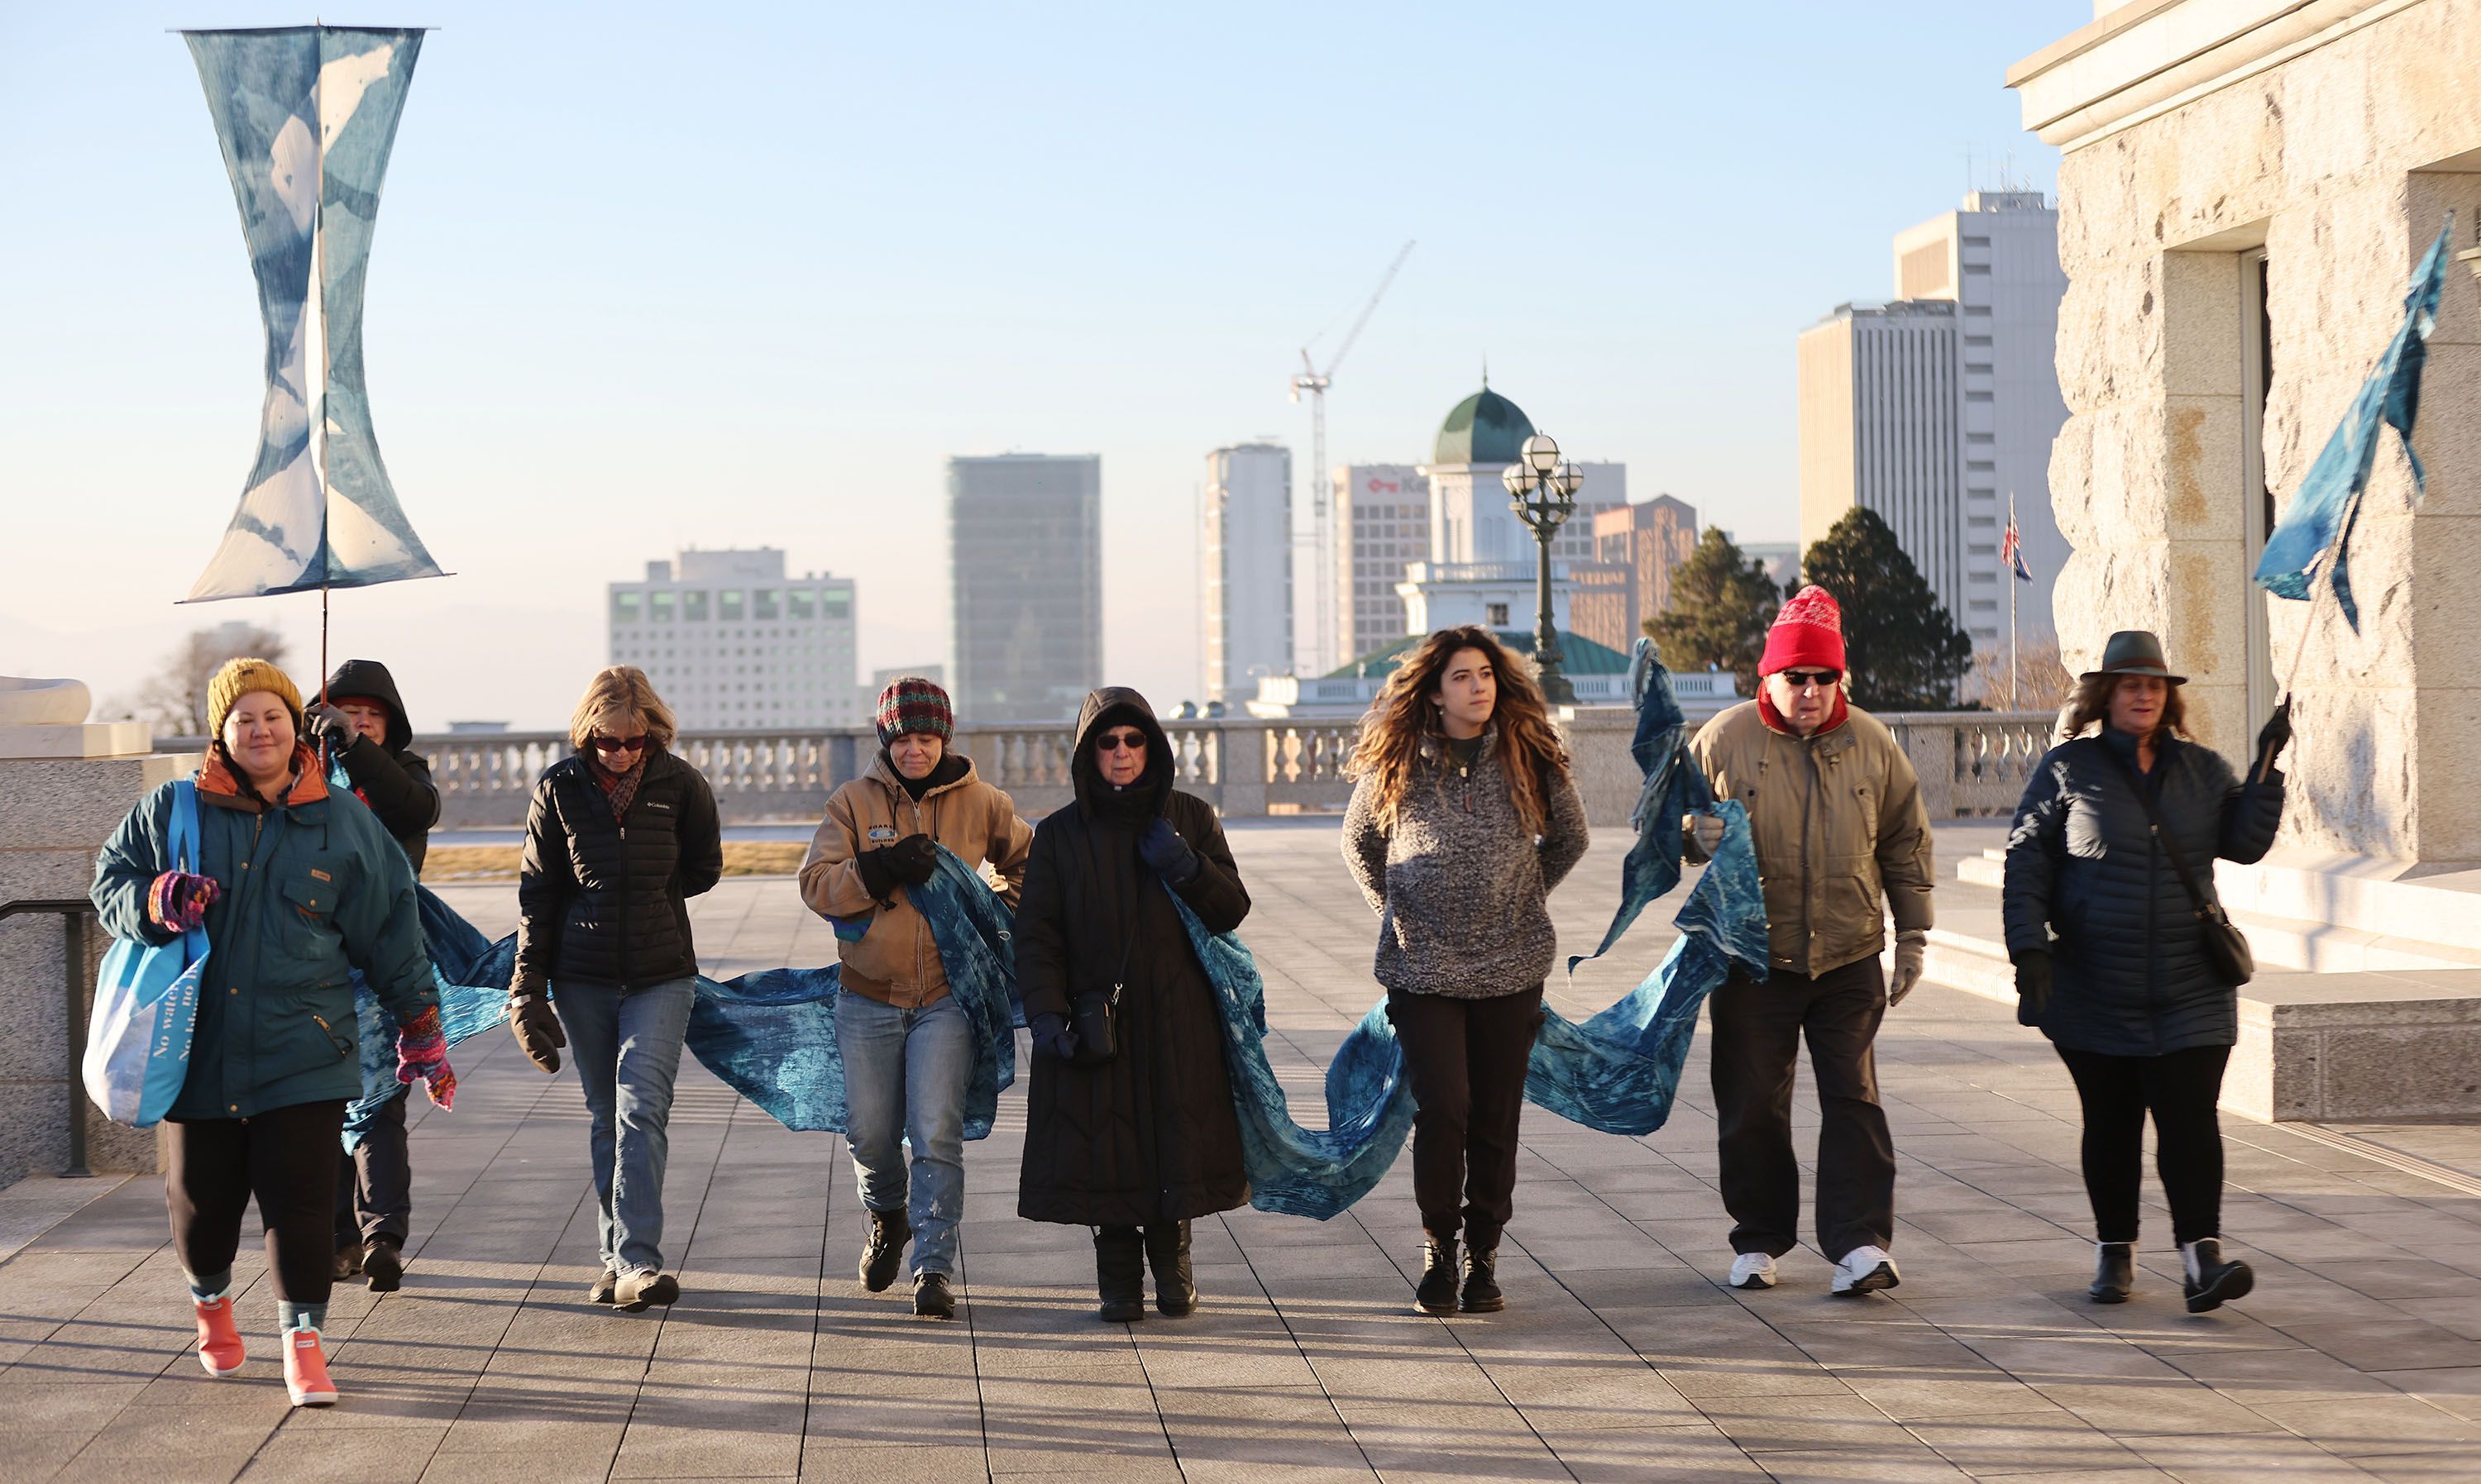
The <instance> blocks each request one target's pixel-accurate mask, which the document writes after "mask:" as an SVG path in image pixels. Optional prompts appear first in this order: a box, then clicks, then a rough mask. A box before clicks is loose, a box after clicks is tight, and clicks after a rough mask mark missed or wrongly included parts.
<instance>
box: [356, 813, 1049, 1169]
mask: <svg viewBox="0 0 2481 1484" xmlns="http://www.w3.org/2000/svg"><path fill="white" fill-rule="evenodd" d="M415 891H416V892H418V893H419V894H420V898H421V909H422V927H423V934H424V936H425V938H426V939H427V940H428V942H429V945H430V949H431V971H432V973H433V974H434V975H436V976H438V979H439V1019H440V1025H441V1028H442V1029H444V1030H445V1031H446V1033H447V1036H448V1044H449V1045H450V1046H451V1047H452V1048H453V1047H455V1046H457V1044H458V1043H460V1042H462V1041H464V1040H466V1039H468V1038H470V1037H472V1036H474V1035H477V1034H479V1033H481V1032H483V1031H484V1030H488V1029H490V1028H493V1027H495V1026H498V1025H501V1024H503V1023H504V1022H506V1021H507V1020H508V1018H509V1016H508V999H509V989H508V985H509V975H510V972H511V971H512V970H513V969H514V967H515V965H516V952H517V940H516V938H515V936H514V935H510V936H509V937H506V938H503V939H501V940H500V941H499V942H497V943H491V942H488V941H486V940H485V939H484V938H483V934H482V933H481V932H480V931H478V930H477V929H476V928H475V927H474V925H473V924H470V923H468V922H466V921H465V920H464V919H463V918H462V917H459V916H458V915H457V911H456V909H455V908H453V907H451V906H449V905H448V903H446V902H444V901H442V900H440V899H439V898H438V897H436V896H434V895H433V894H432V893H431V891H429V890H428V889H426V888H422V887H416V888H415ZM912 898H913V903H914V905H915V906H916V907H917V908H919V909H920V910H921V912H922V915H923V917H924V918H925V919H927V921H928V923H929V924H930V934H931V937H932V938H933V939H934V940H936V942H937V943H938V945H939V962H940V964H941V966H942V967H943V968H945V969H946V970H947V974H948V988H949V991H950V992H951V993H952V994H953V995H954V996H955V997H956V1002H957V1004H958V1006H959V1007H960V1008H962V1009H963V1010H964V1012H965V1017H966V1019H967V1021H968V1023H970V1024H971V1025H972V1027H973V1030H974V1069H973V1075H972V1077H971V1079H970V1080H968V1081H967V1083H966V1089H965V1137H967V1138H969V1139H978V1138H982V1137H985V1136H986V1135H988V1134H989V1133H990V1132H991V1125H992V1124H993V1122H994V1121H996V1119H997V1117H998V1113H999V1098H1000V1093H1001V1092H1003V1091H1004V1090H1005V1089H1006V1088H1007V1087H1008V1086H1009V1085H1011V1084H1012V1083H1013V1082H1014V1081H1015V1080H1016V1033H1015V1028H1016V1027H1018V1026H1022V1025H1023V1024H1025V1011H1024V1006H1023V1004H1022V1002H1021V1001H1020V1000H1019V998H1018V993H1017V986H1016V953H1015V950H1014V947H1013V946H1012V944H1011V943H1010V941H1009V933H1010V930H1011V924H1010V921H1009V917H1008V911H1007V908H1006V907H1005V906H1004V905H1003V904H1002V903H1001V902H1000V899H999V898H997V897H996V896H994V895H992V893H991V891H990V889H989V888H988V887H986V886H984V885H983V884H982V882H981V879H980V878H979V876H977V875H975V874H974V872H972V871H971V870H969V869H968V868H967V867H966V865H965V863H964V862H962V861H960V860H958V859H957V858H956V857H955V856H953V855H951V854H949V853H948V852H947V851H945V850H942V851H940V852H939V865H938V870H937V871H936V872H935V873H934V874H933V875H932V876H931V878H930V880H929V881H928V882H927V883H925V884H924V885H922V886H919V887H915V888H913V889H912ZM842 985H843V972H842V969H841V968H840V967H839V966H837V965H834V964H830V965H828V966H827V967H825V968H823V969H766V970H761V971H759V972H757V973H754V974H744V975H742V976H738V977H736V978H730V979H725V980H722V981H720V982H718V981H717V980H715V979H711V978H707V977H704V976H700V977H699V979H698V981H697V1000H696V1002H695V1003H694V1004H693V1005H692V1007H691V1010H690V1028H689V1039H688V1045H689V1050H690V1054H692V1055H693V1056H695V1057H696V1058H697V1059H698V1061H699V1063H700V1064H702V1065H703V1066H705V1068H706V1069H707V1070H708V1071H710V1072H712V1073H714V1074H715V1075H716V1077H717V1078H718V1080H721V1081H722V1082H724V1083H725V1084H726V1085H728V1086H729V1087H731V1088H732V1090H733V1091H735V1092H737V1093H740V1094H741V1095H742V1096H743V1097H744V1098H747V1099H748V1100H749V1101H750V1102H752V1103H754V1104H756V1105H757V1106H759V1107H760V1108H762V1109H764V1110H765V1111H766V1113H767V1114H768V1116H770V1117H771V1118H773V1119H774V1120H775V1121H776V1122H778V1123H781V1124H782V1125H784V1127H786V1128H788V1129H797V1130H801V1131H804V1132H825V1133H843V1132H844V1131H845V1119H846V1108H845V1071H844V1058H843V1057H842V1056H841V1055H840V1054H838V1052H837V1048H836V995H837V994H838V993H839V991H840V990H841V988H842ZM353 998H354V1005H355V1008H356V1009H357V1010H358V1012H359V1016H360V1021H361V1026H360V1030H361V1051H362V1097H361V1100H360V1101H358V1102H356V1103H355V1104H354V1105H353V1106H352V1108H350V1109H349V1110H348V1111H347V1113H346V1118H345V1147H346V1148H347V1149H348V1150H351V1149H353V1148H354V1147H356V1146H357V1145H359V1144H360V1142H361V1140H362V1137H363V1135H364V1134H365V1133H367V1132H368V1130H369V1128H370V1123H371V1119H372V1118H373V1117H375V1116H376V1115H377V1114H378V1113H379V1109H380V1108H381V1107H383V1106H386V1104H387V1101H388V1100H389V1099H390V1098H395V1097H402V1096H404V1095H405V1087H404V1085H403V1084H402V1083H400V1082H398V1081H397V1080H396V1031H397V1028H396V1022H395V1021H394V1020H393V1019H391V1018H390V1017H389V1016H388V1014H387V1012H386V1011H384V1010H382V1009H381V1008H379V1000H378V998H377V997H376V996H374V995H373V994H372V993H371V992H370V988H369V986H367V985H365V984H364V983H362V981H361V978H360V976H358V975H356V976H354V981H353Z"/></svg>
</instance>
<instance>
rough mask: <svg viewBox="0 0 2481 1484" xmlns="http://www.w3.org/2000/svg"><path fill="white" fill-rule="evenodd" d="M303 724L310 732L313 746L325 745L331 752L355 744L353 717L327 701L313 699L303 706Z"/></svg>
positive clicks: (304, 728) (339, 750)
mask: <svg viewBox="0 0 2481 1484" xmlns="http://www.w3.org/2000/svg"><path fill="white" fill-rule="evenodd" d="M301 726H302V729H303V730H304V731H306V732H308V733H309V734H310V737H309V741H310V743H311V744H312V745H313V746H320V745H325V746H326V749H327V750H328V751H330V752H342V751H344V750H345V749H346V748H348V747H350V746H352V745H353V738H354V735H355V734H354V731H353V717H351V716H346V715H345V714H344V713H343V712H342V711H339V710H337V709H336V708H335V707H333V706H330V705H328V704H327V703H326V702H325V701H313V702H311V703H310V704H309V705H308V706H305V707H303V708H302V710H301Z"/></svg>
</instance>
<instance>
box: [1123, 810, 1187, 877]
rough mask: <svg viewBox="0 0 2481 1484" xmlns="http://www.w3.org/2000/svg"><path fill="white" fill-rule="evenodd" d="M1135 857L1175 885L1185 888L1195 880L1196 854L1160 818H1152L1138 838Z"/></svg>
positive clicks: (1168, 821) (1169, 824) (1178, 832)
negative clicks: (1153, 819) (1151, 821)
mask: <svg viewBox="0 0 2481 1484" xmlns="http://www.w3.org/2000/svg"><path fill="white" fill-rule="evenodd" d="M1137 858H1138V859H1140V860H1142V861H1144V862H1145V863H1146V864H1147V865H1148V866H1151V867H1153V868H1154V872H1155V874H1157V875H1159V876H1161V877H1162V878H1163V879H1164V880H1165V881H1168V882H1170V883H1171V884H1172V885H1174V886H1187V885H1188V883H1190V882H1191V881H1194V880H1196V879H1197V869H1198V860H1197V852H1196V851H1195V850H1192V849H1190V848H1189V847H1188V841H1186V840H1183V839H1181V838H1180V831H1178V830H1176V829H1174V828H1172V827H1171V821H1170V820H1166V819H1164V818H1163V817H1162V816H1161V815H1157V816H1155V821H1154V823H1152V824H1150V825H1147V826H1146V832H1145V834H1144V835H1143V836H1142V837H1140V838H1139V839H1138V841H1137Z"/></svg>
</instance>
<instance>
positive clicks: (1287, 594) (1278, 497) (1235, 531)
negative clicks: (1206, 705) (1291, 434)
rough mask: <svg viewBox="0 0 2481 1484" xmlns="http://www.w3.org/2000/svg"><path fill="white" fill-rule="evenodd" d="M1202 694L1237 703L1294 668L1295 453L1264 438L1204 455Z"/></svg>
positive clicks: (1200, 574) (1200, 498)
mask: <svg viewBox="0 0 2481 1484" xmlns="http://www.w3.org/2000/svg"><path fill="white" fill-rule="evenodd" d="M1198 537H1199V542H1198V545H1199V550H1198V589H1197V590H1198V610H1199V618H1200V625H1199V627H1200V635H1199V639H1200V647H1201V649H1202V651H1203V653H1202V658H1203V660H1204V662H1205V672H1206V673H1205V690H1206V699H1208V700H1210V701H1239V700H1241V699H1242V698H1243V697H1246V696H1249V695H1253V694H1255V693H1256V692H1257V689H1258V682H1257V677H1258V676H1260V675H1280V674H1283V673H1285V672H1286V671H1288V670H1289V669H1291V668H1292V666H1293V634H1294V614H1293V453H1292V450H1290V449H1288V448H1285V447H1283V446H1282V445H1280V444H1276V443H1268V442H1256V443H1241V444H1234V445H1232V446H1230V447H1226V448H1219V449H1216V450H1215V451H1214V452H1213V453H1211V454H1209V455H1207V456H1206V483H1205V486H1204V487H1203V488H1202V489H1201V490H1200V491H1199V494H1198Z"/></svg>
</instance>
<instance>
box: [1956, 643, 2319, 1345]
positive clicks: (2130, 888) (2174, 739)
mask: <svg viewBox="0 0 2481 1484" xmlns="http://www.w3.org/2000/svg"><path fill="white" fill-rule="evenodd" d="M2185 679H2186V677H2184V676H2181V675H2175V674H2173V673H2171V670H2170V667H2169V665H2168V664H2166V663H2165V661H2164V659H2163V654H2162V641H2161V640H2160V639H2158V638H2155V636H2154V635H2152V634H2149V633H2146V632H2145V631H2144V630H2142V629H2126V630H2122V631H2121V632H2119V633H2117V634H2114V635H2112V636H2111V637H2110V642H2109V643H2108V644H2107V645H2106V646H2105V647H2104V648H2103V650H2102V665H2101V667H2100V668H2098V669H2094V670H2089V671H2087V672H2086V673H2085V675H2084V676H2083V677H2082V680H2081V681H2080V683H2079V684H2078V686H2077V688H2076V699H2075V701H2074V702H2073V703H2072V705H2071V707H2070V709H2069V714H2068V716H2067V719H2066V720H2065V721H2064V722H2063V723H2062V724H2061V731H2062V732H2063V733H2065V734H2066V735H2067V736H2068V737H2070V738H2071V739H2072V740H2071V741H2069V742H2062V743H2061V744H2059V745H2058V746H2056V747H2053V748H2051V749H2050V752H2049V753H2048V754H2047V755H2046V756H2044V757H2043V759H2042V760H2041V762H2039V763H2038V764H2036V765H2034V768H2033V776H2032V779H2031V781H2029V782H2028V783H2026V784H2025V786H2024V801H2023V802H2021V803H2020V804H2018V805H2017V806H2016V822H2015V826H2014V828H2013V829H2012V830H2011V831H2010V832H2009V834H2008V840H2007V873H2006V881H2005V890H2004V893H2003V897H2002V910H2003V912H2004V915H2005V922H2006V931H2007V952H2008V956H2009V957H2010V958H2012V959H2013V960H2014V961H2015V964H2016V994H2017V1009H2016V1018H2017V1020H2019V1021H2020V1022H2022V1023H2024V1025H2027V1026H2038V1027H2039V1028H2041V1031H2042V1033H2043V1034H2044V1035H2046V1036H2048V1037H2050V1043H2051V1045H2052V1046H2054V1047H2055V1048H2057V1050H2058V1054H2059V1059H2060V1060H2061V1061H2063V1062H2065V1063H2066V1064H2067V1068H2068V1073H2069V1075H2070V1076H2071V1077H2072V1078H2074V1079H2075V1080H2076V1096H2077V1099H2078V1101H2079V1102H2080V1103H2081V1104H2082V1105H2083V1108H2084V1120H2085V1126H2084V1139H2083V1162H2084V1177H2085V1193H2086V1195H2087V1196H2088V1197H2089V1198H2090V1200H2091V1201H2092V1204H2093V1212H2094V1225H2095V1229H2096V1230H2095V1234H2094V1235H2095V1238H2096V1240H2095V1258H2094V1281H2093V1286H2092V1288H2091V1289H2088V1290H2087V1292H2088V1293H2089V1294H2090V1296H2091V1297H2092V1298H2093V1301H2094V1302H2095V1303H2098V1304H2117V1303H2124V1302H2126V1301H2127V1299H2128V1293H2129V1291H2130V1289H2131V1288H2132V1286H2133V1284H2134V1282H2135V1276H2136V1275H2135V1246H2136V1236H2137V1233H2136V1221H2137V1197H2138V1194H2139V1191H2140V1188H2141V1185H2142V1184H2143V1181H2144V1175H2145V1163H2144V1160H2145V1144H2144V1141H2145V1120H2146V1117H2147V1115H2148V1114H2149V1113H2150V1114H2151V1115H2152V1117H2153V1119H2154V1133H2155V1164H2156V1165H2157V1166H2158V1168H2159V1169H2160V1171H2161V1175H2162V1187H2163V1193H2164V1194H2165V1195H2166V1196H2167V1197H2168V1198H2169V1201H2170V1205H2171V1232H2172V1237H2173V1239H2174V1240H2175V1241H2177V1242H2178V1243H2179V1244H2180V1252H2181V1265H2182V1267H2183V1269H2184V1282H2183V1284H2182V1288H2183V1289H2184V1290H2185V1297H2186V1300H2187V1306H2188V1312H2189V1313H2191V1314H2203V1313H2204V1312H2206V1311H2207V1310H2209V1309H2214V1308H2217V1307H2219V1306H2220V1305H2222V1304H2224V1303H2226V1302H2229V1301H2230V1300H2232V1299H2235V1298H2238V1297H2240V1296H2241V1295H2243V1294H2245V1293H2247V1292H2248V1291H2249V1289H2251V1288H2252V1287H2253V1286H2254V1285H2255V1283H2256V1279H2255V1277H2254V1275H2253V1274H2252V1273H2251V1271H2250V1268H2249V1264H2248V1263H2245V1262H2242V1261H2240V1260H2239V1259H2236V1258H2228V1259H2227V1258H2225V1257H2224V1256H2223V1244H2222V1201H2223V1133H2222V1126H2221V1124H2220V1122H2219V1120H2218V1119H2217V1118H2216V1116H2215V1111H2214V1109H2215V1106H2216V1104H2217V1103H2218V1102H2219V1101H2220V1097H2221V1093H2222V1085H2223V1069H2224V1066H2225V1064H2226V1063H2227V1062H2228V1061H2229V1060H2230V1059H2231V1054H2232V1047H2233V1044H2234V1043H2235V1042H2237V1041H2238V1039H2239V1007H2238V994H2237V985H2236V984H2235V983H2234V982H2233V979H2232V978H2231V977H2230V976H2228V975H2227V974H2225V973H2219V972H2217V969H2216V965H2215V962H2214V960H2213V958H2212V956H2211V954H2210V953H2209V951H2208V946H2207V926H2206V924H2204V923H2203V922H2201V921H2200V920H2199V916H2198V912H2197V908H2196V905H2195V903H2194V902H2193V901H2192V900H2191V898H2190V897H2189V888H2188V886H2187V884H2186V883H2185V882H2183V881H2182V880H2181V862H2182V861H2184V863H2185V866H2186V870H2187V872H2190V873H2191V874H2192V878H2193V879H2194V880H2195V882H2196V886H2197V890H2198V891H2200V892H2201V893H2203V894H2204V895H2205V896H2206V897H2207V899H2208V900H2211V899H2212V898H2213V892H2214V886H2213V880H2214V877H2213V870H2214V860H2215V858H2216V857H2218V856H2219V857H2220V858H2222V859H2224V860H2229V861H2237V862H2240V863H2241V864H2243V865H2245V864H2247V863H2249V862H2252V861H2256V860H2259V859H2261V858H2262V857H2263V856H2264V855H2265V852H2266V851H2267V849H2268V848H2270V847H2271V846H2273V844H2274V837H2275V832H2276V830H2277V829H2278V828H2279V827H2280V826H2281V824H2282V822H2283V795H2284V778H2283V774H2282V773H2281V772H2280V771H2278V770H2277V769H2276V768H2275V766H2274V765H2275V761H2276V759H2277V758H2279V757H2280V756H2281V755H2282V753H2283V748H2284V746H2285V743H2286V742H2288V741H2289V740H2290V737H2291V714H2290V708H2289V706H2288V705H2287V704H2286V705H2285V707H2284V708H2282V709H2281V710H2278V711H2277V712H2276V713H2275V714H2274V716H2272V717H2271V718H2270V719H2269V720H2268V721H2267V722H2266V724H2265V729H2264V731H2263V732H2261V733H2260V734H2259V737H2258V751H2257V761H2256V762H2255V763H2254V764H2253V765H2252V766H2251V767H2250V768H2249V771H2248V776H2247V778H2246V780H2245V781H2243V780H2242V779H2241V778H2239V777H2237V776H2234V775H2233V771H2232V766H2231V764H2229V763H2227V762H2225V761H2223V758H2222V756H2221V754H2219V753H2217V752H2215V751H2214V750H2213V749H2212V748H2210V747H2205V746H2200V745H2199V744H2197V743H2196V742H2191V741H2189V740H2188V737H2187V732H2186V727H2185V717H2186V708H2185V707H2184V706H2183V705H2182V704H2181V697H2180V687H2181V685H2182V684H2183V683H2184V682H2185ZM2088 728H2092V729H2095V730H2096V735H2095V736H2091V737H2086V736H2082V735H2080V734H2082V733H2083V732H2085V731H2086V730H2087V729H2088ZM2140 790H2142V793H2140V792H2139V791H2140ZM2157 820H2158V826H2157Z"/></svg>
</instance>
